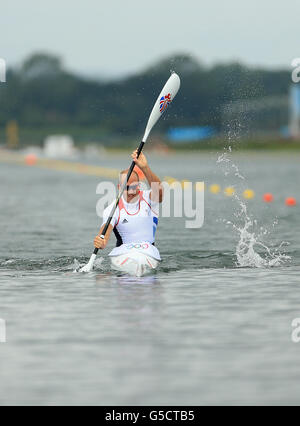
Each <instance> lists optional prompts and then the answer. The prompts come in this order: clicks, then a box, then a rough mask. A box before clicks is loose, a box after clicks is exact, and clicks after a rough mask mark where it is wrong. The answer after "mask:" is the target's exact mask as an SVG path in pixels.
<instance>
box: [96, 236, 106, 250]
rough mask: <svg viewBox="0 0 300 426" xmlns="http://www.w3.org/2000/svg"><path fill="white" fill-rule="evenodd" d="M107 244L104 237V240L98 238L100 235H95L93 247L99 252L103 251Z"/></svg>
mask: <svg viewBox="0 0 300 426" xmlns="http://www.w3.org/2000/svg"><path fill="white" fill-rule="evenodd" d="M106 244H107V239H106V238H105V237H104V239H102V238H101V237H100V235H97V236H96V237H95V239H94V246H95V247H96V248H98V249H100V250H102V249H104V248H105V247H106Z"/></svg>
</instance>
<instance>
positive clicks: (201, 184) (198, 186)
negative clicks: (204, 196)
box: [195, 182, 205, 192]
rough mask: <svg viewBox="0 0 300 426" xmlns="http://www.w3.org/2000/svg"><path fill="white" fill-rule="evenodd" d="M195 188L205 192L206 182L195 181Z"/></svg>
mask: <svg viewBox="0 0 300 426" xmlns="http://www.w3.org/2000/svg"><path fill="white" fill-rule="evenodd" d="M195 189H196V191H199V192H204V190H205V183H204V182H196V183H195Z"/></svg>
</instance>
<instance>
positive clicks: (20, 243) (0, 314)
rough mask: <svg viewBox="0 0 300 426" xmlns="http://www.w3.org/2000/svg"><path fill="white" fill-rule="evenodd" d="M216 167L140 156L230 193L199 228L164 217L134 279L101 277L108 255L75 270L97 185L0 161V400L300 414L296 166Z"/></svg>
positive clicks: (244, 161)
mask: <svg viewBox="0 0 300 426" xmlns="http://www.w3.org/2000/svg"><path fill="white" fill-rule="evenodd" d="M218 157H219V155H218V154H216V153H206V154H180V155H179V154H177V155H171V156H167V157H159V156H156V155H154V154H152V155H149V161H150V164H151V166H152V167H153V169H154V171H155V172H157V173H158V174H159V175H160V176H161V177H164V176H174V177H176V178H178V179H190V180H193V181H205V182H206V184H207V186H209V185H210V184H213V183H217V184H219V185H221V187H222V188H223V189H224V188H225V187H227V186H232V185H233V186H234V187H235V189H236V193H237V195H238V197H230V198H228V197H225V196H224V195H223V193H220V194H217V195H213V194H210V193H209V191H206V192H205V221H204V226H203V227H202V228H200V229H186V228H185V226H184V225H185V223H184V219H179V218H168V219H167V218H161V219H160V224H159V230H158V233H157V246H158V247H159V249H160V252H161V256H162V258H163V262H162V263H161V265H160V267H159V270H158V271H157V273H156V274H155V275H153V276H148V277H144V278H140V279H136V278H130V277H126V276H120V275H119V276H118V275H116V274H115V273H114V272H112V271H111V270H110V267H109V262H108V260H107V257H106V255H105V254H106V253H107V252H108V250H106V251H105V252H103V253H101V256H102V258H103V259H101V258H100V260H99V261H98V264H97V268H96V270H95V271H94V272H93V273H91V274H78V273H77V274H76V273H73V270H74V265H75V264H76V260H77V261H78V262H80V263H85V262H86V261H87V260H88V258H89V256H90V254H91V250H92V241H93V238H94V235H95V233H96V232H97V230H98V227H99V224H100V219H99V218H98V217H97V215H96V211H95V206H96V202H97V200H98V199H99V195H97V194H96V186H97V183H98V182H99V178H95V177H92V176H84V175H77V174H72V173H66V172H58V171H54V170H46V169H39V168H36V167H32V168H30V167H25V166H19V165H7V164H1V163H0V200H1V204H0V227H1V233H0V235H1V237H0V238H1V244H0V295H1V298H0V318H2V319H4V320H5V321H6V334H7V342H6V343H0V359H1V361H0V403H1V404H2V405H8V404H22V405H29V404H47V405H50V404H100V405H105V404H106V405H108V404H110V405H113V404H120V405H123V404H124V405H129V404H131V405H139V404H140V405H147V404H161V405H163V404H173V405H176V404H196V405H198V404H297V405H298V404H299V402H300V396H299V395H300V366H299V356H300V343H298V344H296V343H293V342H292V340H291V334H292V330H293V329H292V326H291V322H292V320H293V319H294V318H297V317H300V304H299V301H300V278H299V272H300V231H299V229H300V226H299V225H300V216H299V206H296V207H294V208H288V207H286V206H285V204H284V199H285V197H287V196H295V197H296V198H298V200H299V201H300V197H299V175H300V173H299V155H298V154H297V155H290V154H272V155H270V154H263V153H262V154H260V155H258V154H253V153H250V154H243V155H234V154H228V155H227V156H225V157H221V158H219V162H217V160H218ZM97 164H99V165H104V166H111V167H114V168H122V169H123V168H125V167H126V166H127V164H129V161H128V156H125V155H114V156H112V155H108V156H106V157H105V158H103V159H99V160H97ZM241 175H242V177H241ZM243 178H244V179H243ZM248 188H250V189H253V190H254V191H255V193H256V196H255V198H254V199H253V200H249V201H247V202H245V205H243V204H242V200H243V198H242V197H241V196H240V194H241V193H242V192H243V191H244V190H245V189H248ZM265 192H272V193H273V194H274V196H275V202H274V203H273V204H271V205H266V204H264V203H263V202H262V201H261V198H262V194H263V193H265ZM110 246H111V247H112V246H113V242H111V244H110ZM75 259H76V260H75ZM271 265H273V266H271ZM241 266H242V267H241Z"/></svg>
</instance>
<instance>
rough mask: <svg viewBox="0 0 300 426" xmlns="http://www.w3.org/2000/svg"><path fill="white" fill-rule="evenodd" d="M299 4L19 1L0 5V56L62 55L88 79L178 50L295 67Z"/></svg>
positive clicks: (208, 58) (205, 57) (299, 52)
mask: <svg viewBox="0 0 300 426" xmlns="http://www.w3.org/2000/svg"><path fill="white" fill-rule="evenodd" d="M299 16H300V0H288V1H276V2H274V0H251V1H248V0H247V1H245V0H208V1H201V0H198V1H197V0H185V1H176V0H148V1H144V0H114V1H107V0H106V1H103V0H85V1H80V2H76V1H75V2H74V0H51V1H43V0H26V1H24V2H22V1H20V0H9V1H3V2H2V3H1V6H0V57H2V58H4V59H5V60H6V61H7V64H8V66H9V65H14V64H16V63H20V62H21V61H22V60H23V59H24V58H26V57H27V56H28V55H29V54H31V53H32V52H35V51H48V52H51V53H55V54H59V55H60V56H61V57H62V58H63V60H64V62H65V65H66V66H67V67H68V68H69V69H73V70H75V71H77V72H80V73H83V74H95V75H97V74H98V75H101V74H104V75H112V76H115V75H122V74H128V73H134V72H136V71H139V70H141V69H143V68H145V67H146V66H148V65H150V64H152V63H153V62H154V61H156V60H158V59H160V58H162V57H164V56H167V55H170V54H172V53H175V52H186V53H190V54H192V55H194V56H195V57H197V58H198V59H199V60H201V61H202V62H203V63H204V64H207V65H210V64H212V63H214V62H216V61H230V60H235V59H238V60H241V61H242V62H244V63H247V64H250V65H262V66H267V67H284V68H288V67H289V66H290V63H291V60H292V59H293V58H294V57H299V56H300V47H299V34H298V32H299Z"/></svg>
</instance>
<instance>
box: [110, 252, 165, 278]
mask: <svg viewBox="0 0 300 426" xmlns="http://www.w3.org/2000/svg"><path fill="white" fill-rule="evenodd" d="M158 263H159V261H158V260H156V259H154V257H152V256H149V255H147V254H146V253H142V252H141V251H139V250H137V249H134V248H133V249H131V250H130V251H129V252H127V253H123V254H120V255H118V256H112V257H111V265H112V268H113V269H115V270H117V271H120V272H123V273H126V274H129V275H131V276H135V277H142V276H143V275H147V274H149V273H151V272H153V271H154V270H155V269H156V268H157V266H158Z"/></svg>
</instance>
